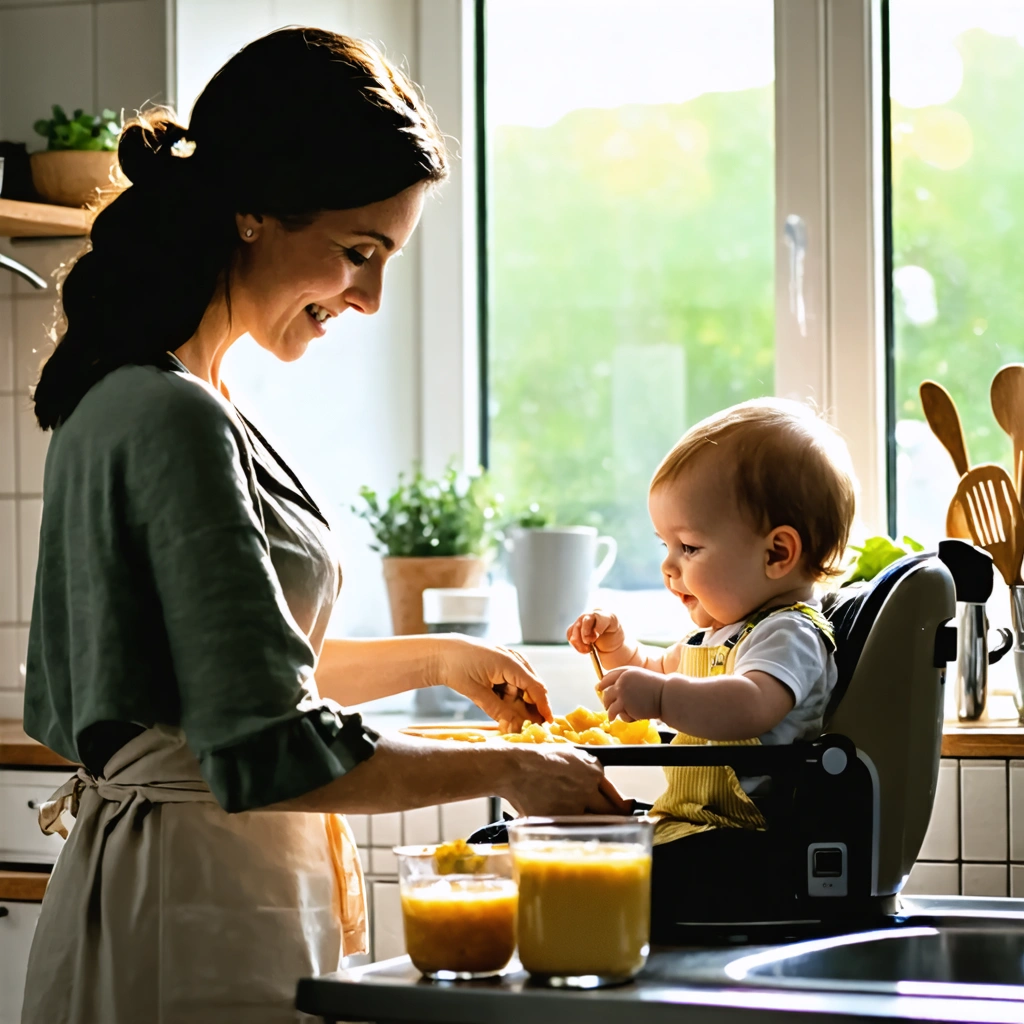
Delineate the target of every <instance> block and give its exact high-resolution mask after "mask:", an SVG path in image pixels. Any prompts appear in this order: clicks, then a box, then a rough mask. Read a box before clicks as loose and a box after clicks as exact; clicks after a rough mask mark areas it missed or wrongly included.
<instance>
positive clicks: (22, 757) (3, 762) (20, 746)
mask: <svg viewBox="0 0 1024 1024" xmlns="http://www.w3.org/2000/svg"><path fill="white" fill-rule="evenodd" d="M65 766H67V767H69V768H75V767H77V766H76V765H73V764H72V763H71V762H70V761H65V760H64V758H63V757H61V756H60V754H55V753H54V752H53V751H52V750H50V748H49V747H44V746H43V745H42V743H39V742H37V741H36V740H34V739H32V738H31V737H29V736H26V735H25V730H24V729H23V728H22V727H21V720H20V719H16V718H0V767H17V768H37V767H39V768H56V767H61V768H63V767H65Z"/></svg>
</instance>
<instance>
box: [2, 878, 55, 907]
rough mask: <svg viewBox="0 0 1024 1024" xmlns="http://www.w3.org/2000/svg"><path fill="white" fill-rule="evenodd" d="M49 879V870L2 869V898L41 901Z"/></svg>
mask: <svg viewBox="0 0 1024 1024" xmlns="http://www.w3.org/2000/svg"><path fill="white" fill-rule="evenodd" d="M49 880H50V873H49V871H0V900H21V901H23V902H27V903H39V902H41V901H42V898H43V893H44V892H46V883H47V882H49Z"/></svg>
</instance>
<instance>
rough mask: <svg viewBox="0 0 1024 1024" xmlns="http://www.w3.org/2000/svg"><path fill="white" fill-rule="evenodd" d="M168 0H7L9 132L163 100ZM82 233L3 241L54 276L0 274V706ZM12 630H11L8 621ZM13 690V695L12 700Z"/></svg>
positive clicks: (30, 558) (2, 20) (27, 582)
mask: <svg viewBox="0 0 1024 1024" xmlns="http://www.w3.org/2000/svg"><path fill="white" fill-rule="evenodd" d="M166 31H167V30H166V3H165V0H105V2H96V0H78V2H60V0H0V139H8V140H11V141H20V142H27V143H28V146H29V150H36V149H41V148H43V146H44V142H43V140H42V139H41V138H40V137H39V136H37V135H36V134H35V133H34V132H33V130H32V125H33V123H34V122H35V121H36V120H37V119H39V118H41V117H45V116H47V115H48V113H49V110H50V107H51V106H52V105H53V104H54V103H59V104H61V105H62V106H64V107H65V109H67V110H68V111H72V110H74V109H75V108H76V107H82V108H85V109H89V110H94V111H95V110H99V109H100V108H101V107H104V106H106V107H111V108H114V109H122V108H123V109H125V110H126V111H127V112H129V113H131V112H134V111H135V110H136V109H138V108H139V107H141V106H142V105H143V104H145V102H146V101H147V100H155V101H166V99H167V95H166V88H167V84H166V83H167V78H168V76H167V45H166V44H167V40H166ZM82 247H83V240H82V239H33V240H27V241H18V242H12V241H10V240H9V239H0V250H2V251H3V252H5V253H8V254H9V255H11V256H13V257H14V258H15V259H17V260H19V261H20V262H21V263H24V264H25V265H26V266H28V267H31V268H32V269H33V270H35V271H36V272H37V273H38V274H40V275H41V276H42V277H43V278H45V279H46V280H47V282H51V283H50V287H49V288H48V289H47V290H46V291H45V292H39V291H36V290H35V289H33V288H32V287H31V286H30V285H29V284H28V283H27V282H24V281H22V280H21V279H20V278H18V279H16V278H15V277H14V276H13V275H12V274H9V273H7V272H6V271H0V708H3V709H4V713H10V711H9V710H8V709H10V708H14V707H20V691H21V689H22V688H23V685H24V680H23V673H22V666H23V663H24V652H25V648H26V646H27V636H28V630H27V625H28V616H29V612H30V610H31V601H32V587H33V582H34V579H35V559H36V551H37V543H38V529H39V517H40V511H41V509H40V502H39V500H38V498H39V496H40V495H41V494H42V487H43V462H44V459H45V456H46V447H47V443H48V437H47V435H44V434H43V433H42V432H41V431H39V430H38V429H37V428H36V427H35V423H34V420H33V418H32V413H31V409H30V407H29V402H28V391H29V388H30V386H31V385H32V384H33V383H34V381H35V378H36V375H37V373H38V370H39V365H40V363H41V362H42V360H43V358H44V356H45V354H46V352H47V350H48V347H49V344H50V341H49V338H48V331H49V329H50V328H51V327H52V326H53V322H54V303H55V297H56V291H55V287H54V285H55V283H56V282H55V278H54V274H55V272H56V271H58V268H59V267H60V266H61V265H62V264H65V263H67V262H68V261H69V260H71V259H73V258H74V257H75V256H76V255H77V254H78V253H79V252H80V251H81V249H82ZM7 627H14V628H13V629H12V628H7ZM12 698H15V699H12Z"/></svg>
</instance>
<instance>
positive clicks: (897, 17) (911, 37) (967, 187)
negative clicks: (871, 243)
mask: <svg viewBox="0 0 1024 1024" xmlns="http://www.w3.org/2000/svg"><path fill="white" fill-rule="evenodd" d="M890 11H891V15H890V19H891V49H890V75H891V86H890V91H891V99H892V165H893V267H894V271H893V292H894V302H895V314H896V338H895V343H896V352H895V354H896V379H895V388H896V443H897V453H898V454H897V520H898V525H899V529H900V531H901V532H904V533H908V534H910V535H911V536H912V537H914V538H915V539H918V540H920V541H922V542H923V543H929V544H931V543H934V542H935V541H936V540H937V539H938V538H939V537H941V536H944V532H945V519H946V509H947V507H948V505H949V501H950V498H951V497H952V495H953V493H954V491H955V490H956V483H957V474H956V471H955V470H954V468H953V463H952V460H951V459H950V457H949V456H948V455H947V454H946V452H945V450H944V449H943V448H942V446H941V445H940V444H939V442H938V441H937V440H936V439H935V438H934V437H933V436H932V434H931V432H930V431H929V430H928V427H927V425H926V424H925V423H924V415H923V413H922V411H921V403H920V399H919V398H918V390H917V389H918V386H919V384H920V383H921V381H922V380H924V379H926V378H932V379H934V380H938V381H939V382H941V383H942V384H943V385H945V387H946V388H947V389H948V390H949V392H950V393H951V394H952V396H953V399H954V401H955V402H956V404H957V407H958V409H959V411H960V416H961V418H962V421H963V424H964V431H965V435H966V439H967V449H968V455H969V457H970V460H971V463H972V464H973V463H979V462H999V463H1002V464H1003V465H1004V466H1005V467H1006V468H1007V469H1010V463H1011V461H1012V456H1011V448H1010V440H1009V438H1007V437H1006V435H1005V434H1004V433H1003V432H1002V431H1001V430H1000V429H999V426H998V425H997V424H996V421H995V419H994V417H993V415H992V410H991V407H990V404H989V385H990V384H991V381H992V377H993V375H994V374H995V372H996V370H998V368H999V367H1000V366H1002V365H1003V364H1004V363H1008V362H1016V361H1020V360H1024V329H1022V325H1024V282H1022V278H1021V269H1020V268H1021V260H1020V255H1019V253H1020V247H1021V238H1022V234H1021V232H1022V229H1024V135H1022V134H1021V131H1020V126H1021V124H1022V123H1024V46H1022V42H1024V4H1021V3H1006V2H995V3H991V2H979V0H943V2H942V3H941V4H936V3H934V2H931V0H923V2H922V0H892V3H891V5H890Z"/></svg>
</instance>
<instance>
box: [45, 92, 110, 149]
mask: <svg viewBox="0 0 1024 1024" xmlns="http://www.w3.org/2000/svg"><path fill="white" fill-rule="evenodd" d="M34 127H35V130H36V134H37V135H42V136H43V138H44V139H46V140H47V141H46V148H47V149H85V150H100V151H107V152H113V151H114V150H116V149H117V136H118V134H119V133H120V131H121V123H120V121H118V118H117V114H115V113H114V111H113V110H104V111H103V113H102V114H87V113H85V112H84V111H82V110H76V111H75V112H74V114H73V115H72V116H71V117H70V118H69V117H68V115H67V114H65V113H64V108H63V107H61V106H59V105H58V104H56V103H55V104H54V105H53V117H52V118H50V120H49V121H47V120H39V121H36V123H35V125H34Z"/></svg>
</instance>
